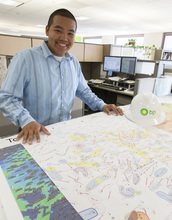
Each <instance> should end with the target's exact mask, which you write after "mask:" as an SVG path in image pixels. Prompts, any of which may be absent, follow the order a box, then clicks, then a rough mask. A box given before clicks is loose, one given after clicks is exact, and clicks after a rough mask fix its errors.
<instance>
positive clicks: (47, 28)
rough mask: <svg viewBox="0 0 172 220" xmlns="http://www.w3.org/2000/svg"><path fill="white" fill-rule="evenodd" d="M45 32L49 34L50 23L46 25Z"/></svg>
mask: <svg viewBox="0 0 172 220" xmlns="http://www.w3.org/2000/svg"><path fill="white" fill-rule="evenodd" d="M45 33H46V35H47V36H48V35H49V27H48V25H47V26H46V27H45Z"/></svg>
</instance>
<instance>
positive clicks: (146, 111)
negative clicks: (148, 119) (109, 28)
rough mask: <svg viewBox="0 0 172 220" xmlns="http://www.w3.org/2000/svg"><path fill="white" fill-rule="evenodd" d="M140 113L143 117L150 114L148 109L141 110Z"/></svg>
mask: <svg viewBox="0 0 172 220" xmlns="http://www.w3.org/2000/svg"><path fill="white" fill-rule="evenodd" d="M140 113H141V114H142V115H143V116H146V115H147V114H148V110H147V109H146V108H142V109H141V110H140Z"/></svg>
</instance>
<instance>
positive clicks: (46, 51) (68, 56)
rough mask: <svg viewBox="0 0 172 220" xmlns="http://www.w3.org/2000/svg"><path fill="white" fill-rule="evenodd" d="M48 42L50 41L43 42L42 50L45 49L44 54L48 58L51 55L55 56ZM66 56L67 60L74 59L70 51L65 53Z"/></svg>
mask: <svg viewBox="0 0 172 220" xmlns="http://www.w3.org/2000/svg"><path fill="white" fill-rule="evenodd" d="M47 43H48V41H44V42H43V44H42V46H41V47H42V50H43V54H44V56H45V58H46V59H47V58H48V57H50V56H53V57H54V55H53V54H52V53H51V51H50V50H49V48H48V46H47ZM64 58H65V59H67V60H71V59H72V55H71V54H70V53H69V52H66V53H65V55H64Z"/></svg>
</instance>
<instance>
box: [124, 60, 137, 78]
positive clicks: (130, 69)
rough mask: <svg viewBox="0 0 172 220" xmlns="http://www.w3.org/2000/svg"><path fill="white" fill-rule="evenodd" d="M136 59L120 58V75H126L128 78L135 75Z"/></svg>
mask: <svg viewBox="0 0 172 220" xmlns="http://www.w3.org/2000/svg"><path fill="white" fill-rule="evenodd" d="M136 62H137V58H136V57H122V59H121V73H125V74H128V77H130V78H131V77H132V76H134V75H135V67H136Z"/></svg>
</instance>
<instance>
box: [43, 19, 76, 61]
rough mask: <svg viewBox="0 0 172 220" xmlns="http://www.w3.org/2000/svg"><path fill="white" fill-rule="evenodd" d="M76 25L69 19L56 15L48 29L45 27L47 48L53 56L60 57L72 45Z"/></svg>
mask: <svg viewBox="0 0 172 220" xmlns="http://www.w3.org/2000/svg"><path fill="white" fill-rule="evenodd" d="M75 30H76V23H75V21H74V20H72V19H70V18H66V17H63V16H59V15H56V16H55V17H54V18H53V23H52V25H51V26H50V27H48V26H46V35H47V36H48V47H49V49H50V51H51V52H52V53H53V54H54V55H55V56H59V57H62V56H63V55H64V54H65V53H66V52H67V51H68V50H70V48H71V47H72V46H73V44H74V40H75Z"/></svg>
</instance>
